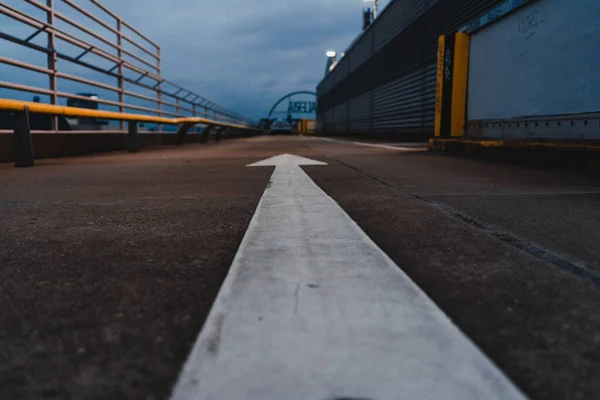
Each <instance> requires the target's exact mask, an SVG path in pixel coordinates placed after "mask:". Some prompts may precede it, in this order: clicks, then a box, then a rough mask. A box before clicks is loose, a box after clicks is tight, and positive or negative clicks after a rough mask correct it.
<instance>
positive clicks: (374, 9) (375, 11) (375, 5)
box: [373, 0, 379, 21]
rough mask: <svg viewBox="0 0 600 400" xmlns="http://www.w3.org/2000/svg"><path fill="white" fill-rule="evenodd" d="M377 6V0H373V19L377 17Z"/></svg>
mask: <svg viewBox="0 0 600 400" xmlns="http://www.w3.org/2000/svg"><path fill="white" fill-rule="evenodd" d="M378 8H379V0H374V1H373V21H375V18H377V9H378Z"/></svg>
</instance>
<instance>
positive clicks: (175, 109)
mask: <svg viewBox="0 0 600 400" xmlns="http://www.w3.org/2000/svg"><path fill="white" fill-rule="evenodd" d="M9 3H11V2H9V1H0V16H4V17H3V18H4V22H2V21H0V45H2V44H3V43H2V42H4V45H5V47H6V46H8V47H10V46H12V49H13V50H12V51H11V50H4V51H1V52H0V64H2V65H4V68H7V67H8V68H9V69H12V70H14V71H12V72H13V73H4V74H2V75H4V76H5V77H12V78H13V79H12V80H10V81H9V80H3V79H4V78H0V88H4V89H7V91H8V90H10V91H16V92H19V93H29V94H36V95H43V96H45V97H46V98H48V103H49V104H54V105H57V104H59V102H60V101H64V100H63V99H67V100H68V99H71V100H70V102H71V103H72V102H77V101H78V102H88V104H89V102H90V101H92V103H96V104H98V105H99V106H100V107H102V108H103V109H106V110H109V111H119V112H136V113H140V114H146V115H156V116H160V117H175V118H179V117H187V116H197V117H204V118H209V119H212V120H216V121H222V122H229V123H235V124H240V125H245V126H250V125H251V124H253V123H252V121H251V120H249V119H248V118H245V117H244V116H242V115H240V114H238V113H235V112H233V111H230V110H228V109H226V108H225V107H223V106H221V105H219V104H217V103H215V102H213V101H211V100H208V99H206V98H204V97H202V96H200V95H198V94H196V93H194V92H192V91H190V90H188V89H186V88H184V87H182V86H180V85H178V84H176V83H174V82H172V81H169V80H167V79H165V78H164V77H163V76H162V74H161V50H160V47H159V46H158V45H157V44H156V43H155V42H153V41H152V40H150V39H149V38H148V37H146V36H145V35H144V34H143V33H141V32H140V31H139V30H137V29H136V28H135V27H133V26H132V25H131V24H129V23H127V22H126V21H124V20H123V19H122V18H121V17H120V16H119V15H117V14H115V13H114V12H112V11H111V10H109V9H108V8H107V7H106V6H104V5H103V4H102V3H101V2H100V1H98V0H85V1H83V0H82V1H77V2H76V1H74V0H19V1H16V2H12V3H11V4H9ZM23 49H25V50H26V51H25V50H23ZM40 54H41V55H42V56H43V57H44V58H45V60H43V61H42V62H38V63H37V64H36V63H34V62H31V61H30V60H32V59H36V57H37V58H38V59H39V55H40ZM7 55H11V56H14V55H16V57H8V56H7ZM44 61H45V62H44ZM40 64H42V65H40ZM17 70H21V71H28V72H27V73H25V74H30V73H35V74H37V75H38V78H39V75H42V76H46V77H47V82H48V84H47V86H46V85H43V84H32V85H28V84H24V83H23V80H24V77H23V74H20V73H18V71H17ZM71 71H72V72H71ZM32 80H34V81H35V82H40V80H39V79H32ZM63 88H64V89H63ZM90 90H94V91H98V92H102V93H103V94H104V97H103V96H91V93H89V91H90ZM0 92H1V91H0ZM82 92H85V93H82ZM0 97H15V96H4V95H2V94H0ZM36 100H37V99H36ZM58 127H59V124H58V121H57V119H56V118H54V121H53V123H52V126H51V128H50V129H49V130H50V131H53V132H57V131H58ZM162 129H163V127H162V126H160V125H159V126H157V127H156V130H158V131H162ZM112 130H121V131H122V130H124V126H123V123H120V126H115V127H114V128H113V129H112Z"/></svg>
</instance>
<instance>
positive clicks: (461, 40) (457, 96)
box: [450, 33, 470, 136]
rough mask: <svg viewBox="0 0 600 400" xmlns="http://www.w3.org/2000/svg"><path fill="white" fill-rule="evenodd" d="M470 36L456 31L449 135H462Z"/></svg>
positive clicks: (463, 131)
mask: <svg viewBox="0 0 600 400" xmlns="http://www.w3.org/2000/svg"><path fill="white" fill-rule="evenodd" d="M469 43H470V38H469V36H468V35H466V34H464V33H457V34H456V36H455V45H454V72H453V81H452V122H451V128H450V136H464V134H465V123H466V121H465V117H466V111H467V79H468V72H469Z"/></svg>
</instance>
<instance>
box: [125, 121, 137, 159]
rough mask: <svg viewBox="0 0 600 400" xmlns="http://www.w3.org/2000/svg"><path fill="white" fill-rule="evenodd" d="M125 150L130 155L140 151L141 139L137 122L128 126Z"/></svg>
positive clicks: (130, 122)
mask: <svg viewBox="0 0 600 400" xmlns="http://www.w3.org/2000/svg"><path fill="white" fill-rule="evenodd" d="M125 148H126V149H127V152H128V153H137V152H138V151H140V137H139V135H138V123H137V122H136V121H129V122H128V124H127V136H126V138H125Z"/></svg>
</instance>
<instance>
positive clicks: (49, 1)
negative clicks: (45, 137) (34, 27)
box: [46, 0, 58, 131]
mask: <svg viewBox="0 0 600 400" xmlns="http://www.w3.org/2000/svg"><path fill="white" fill-rule="evenodd" d="M46 5H47V6H48V9H49V10H48V11H47V12H46V22H47V23H48V25H50V29H48V49H49V50H50V51H49V52H48V69H49V70H50V71H51V73H50V75H48V78H49V85H48V88H49V89H50V91H51V92H52V94H50V104H54V105H57V104H58V94H57V92H58V89H57V87H56V71H57V70H56V59H57V57H56V34H55V33H54V0H46ZM51 121H52V124H51V125H52V126H51V129H52V130H53V131H57V130H58V117H56V116H53V117H51Z"/></svg>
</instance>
